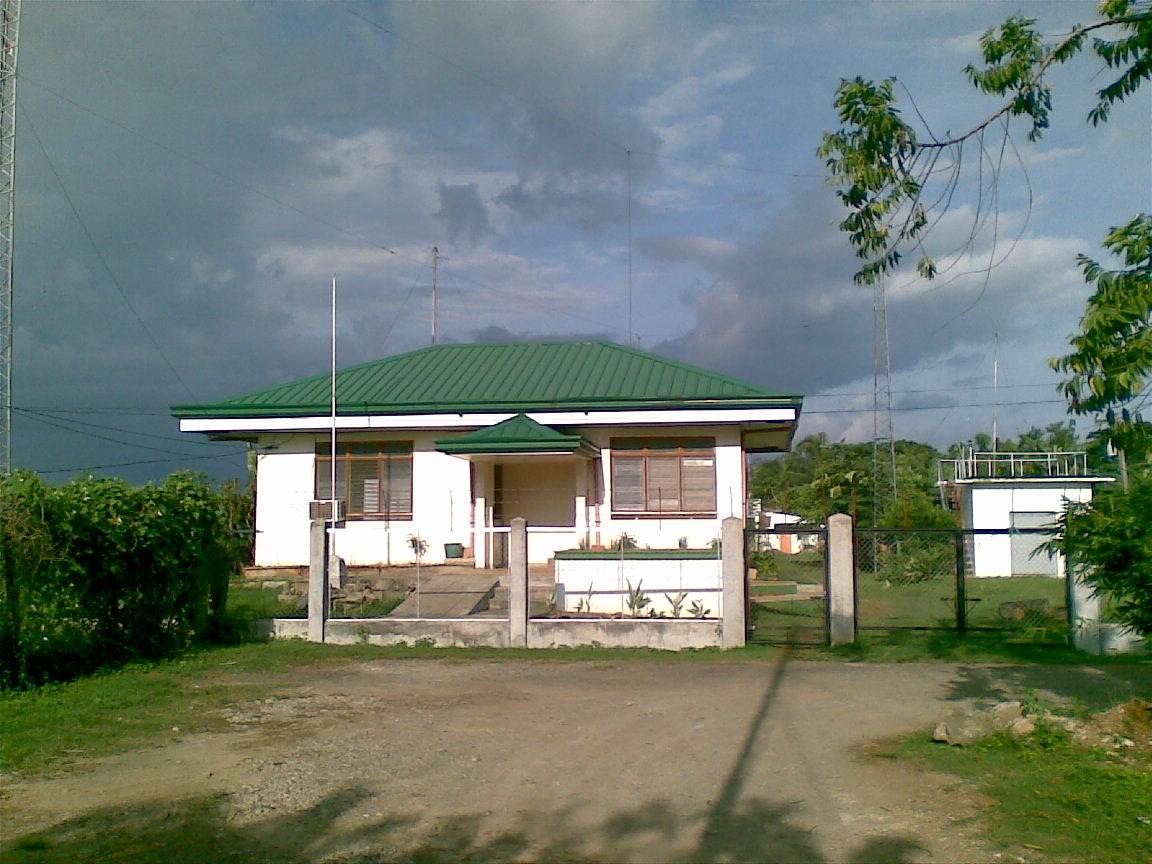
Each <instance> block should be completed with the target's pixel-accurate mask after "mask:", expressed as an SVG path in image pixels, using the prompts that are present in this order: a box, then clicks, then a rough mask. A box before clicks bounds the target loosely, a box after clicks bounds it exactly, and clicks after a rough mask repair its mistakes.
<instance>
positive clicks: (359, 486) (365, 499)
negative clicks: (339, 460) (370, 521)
mask: <svg viewBox="0 0 1152 864" xmlns="http://www.w3.org/2000/svg"><path fill="white" fill-rule="evenodd" d="M347 464H348V473H349V475H350V477H351V478H352V482H351V484H350V485H351V487H352V495H351V498H350V499H349V501H348V512H349V513H378V512H379V511H380V477H379V475H378V474H377V471H376V460H375V459H354V460H352V461H351V462H349V463H347Z"/></svg>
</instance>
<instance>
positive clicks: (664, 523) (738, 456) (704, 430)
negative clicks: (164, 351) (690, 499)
mask: <svg viewBox="0 0 1152 864" xmlns="http://www.w3.org/2000/svg"><path fill="white" fill-rule="evenodd" d="M583 432H584V434H585V435H586V437H588V438H589V439H590V440H592V441H593V442H595V443H596V444H597V445H598V446H599V447H600V448H601V459H600V485H601V488H602V489H603V497H602V499H601V500H600V501H599V502H598V506H597V508H596V513H595V515H596V516H598V523H597V524H598V527H599V532H598V538H596V537H594V539H593V542H594V543H599V544H600V545H604V546H609V545H611V543H612V541H613V540H614V539H615V538H617V537H619V536H620V535H621V534H628V535H629V536H631V537H632V538H633V539H634V540H635V541H636V543H637V545H638V546H640V547H642V548H643V547H646V546H650V547H651V548H653V549H675V548H676V547H677V545H678V543H679V540H680V538H682V537H685V538H687V541H688V546H689V548H692V549H703V548H706V547H707V546H708V545H709V544H710V543H711V542H712V541H713V540H716V539H718V538H719V537H720V525H721V522H722V521H723V520H724V519H725V518H727V517H728V516H736V517H737V518H739V519H743V518H744V497H745V491H744V455H743V450H742V449H741V447H740V430H739V429H738V428H723V427H720V428H717V427H715V426H671V427H660V428H659V429H637V428H636V427H607V428H595V429H586V430H583ZM639 435H659V436H661V437H686V438H699V437H709V438H715V439H716V511H717V512H716V516H715V517H711V518H670V519H664V518H652V517H635V516H631V517H628V516H622V517H617V518H613V516H612V451H611V449H610V446H609V445H610V441H611V439H612V438H616V437H619V438H628V437H635V436H639Z"/></svg>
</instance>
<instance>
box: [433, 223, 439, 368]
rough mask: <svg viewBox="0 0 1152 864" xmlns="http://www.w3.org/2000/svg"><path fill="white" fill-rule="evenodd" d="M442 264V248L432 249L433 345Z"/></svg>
mask: <svg viewBox="0 0 1152 864" xmlns="http://www.w3.org/2000/svg"><path fill="white" fill-rule="evenodd" d="M439 263H440V248H439V247H438V246H433V247H432V344H433V345H435V344H436V269H437V265H438V264H439Z"/></svg>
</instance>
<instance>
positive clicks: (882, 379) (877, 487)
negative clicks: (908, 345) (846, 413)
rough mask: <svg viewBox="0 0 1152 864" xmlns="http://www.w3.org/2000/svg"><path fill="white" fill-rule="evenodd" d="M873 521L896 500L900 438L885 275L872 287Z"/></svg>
mask: <svg viewBox="0 0 1152 864" xmlns="http://www.w3.org/2000/svg"><path fill="white" fill-rule="evenodd" d="M872 320H873V338H872V345H873V357H872V524H873V527H875V526H877V525H878V524H879V519H880V513H881V512H882V511H883V510H885V509H886V508H887V507H888V506H889V505H890V504H891V503H892V502H894V501H895V500H896V442H895V440H893V437H892V352H891V350H890V349H889V345H888V296H887V292H886V291H885V284H884V280H883V279H879V280H877V281H876V284H875V285H874V286H873V289H872Z"/></svg>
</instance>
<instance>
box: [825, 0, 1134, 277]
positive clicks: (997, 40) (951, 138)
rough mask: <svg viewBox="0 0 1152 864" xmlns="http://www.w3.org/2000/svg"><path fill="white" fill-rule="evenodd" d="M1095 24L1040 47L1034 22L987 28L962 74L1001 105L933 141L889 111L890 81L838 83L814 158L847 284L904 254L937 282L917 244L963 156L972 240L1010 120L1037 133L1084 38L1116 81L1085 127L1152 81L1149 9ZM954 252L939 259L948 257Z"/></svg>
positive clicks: (950, 189)
mask: <svg viewBox="0 0 1152 864" xmlns="http://www.w3.org/2000/svg"><path fill="white" fill-rule="evenodd" d="M1099 15H1100V18H1099V19H1098V20H1097V21H1094V22H1092V23H1090V24H1086V25H1078V26H1076V27H1074V28H1072V30H1071V32H1069V33H1068V34H1067V35H1066V36H1064V37H1063V38H1062V39H1060V40H1059V41H1057V42H1055V43H1054V44H1047V43H1045V41H1044V38H1043V37H1042V36H1041V34H1040V33H1039V31H1038V30H1037V29H1036V28H1035V26H1034V25H1035V23H1036V20H1035V19H1033V18H1025V17H1022V16H1014V17H1011V18H1009V19H1008V20H1007V21H1005V22H1004V23H1003V24H1001V25H1000V26H999V27H994V28H992V29H990V30H988V31H987V32H986V33H985V34H984V35H983V37H982V38H981V40H980V48H981V54H982V55H983V63H984V65H983V66H982V67H981V68H977V67H976V66H972V65H969V66H968V67H966V69H965V70H964V71H965V74H966V75H967V76H968V79H969V80H970V81H971V82H972V84H973V86H975V87H976V88H977V89H978V90H980V91H982V92H984V93H986V94H989V95H992V96H999V97H1002V101H1001V103H1000V104H999V106H998V107H997V108H996V109H995V110H993V111H992V112H991V113H990V114H989V115H987V116H986V117H984V118H983V119H982V120H980V121H978V122H977V123H975V124H973V125H972V126H971V127H970V128H969V129H968V131H966V132H963V133H961V134H959V135H945V136H937V135H936V134H934V133H933V132H932V131H931V130H930V129H927V128H924V129H923V130H922V132H921V133H918V132H917V130H916V129H915V128H914V127H913V126H912V125H910V124H909V123H908V122H907V121H905V119H904V118H903V117H902V116H901V112H900V109H899V108H898V107H897V95H896V86H897V81H896V79H895V78H888V79H886V80H884V81H882V82H880V83H876V82H873V81H869V80H865V79H864V78H860V77H857V78H853V79H850V80H843V81H841V83H840V86H839V88H838V89H837V91H836V98H835V102H834V105H835V107H836V110H837V112H838V114H839V117H840V121H841V124H842V126H841V128H840V129H839V130H838V131H836V132H830V133H826V134H825V135H824V138H823V143H822V144H821V146H820V148H819V153H820V155H821V156H823V157H824V158H825V160H826V165H827V167H828V171H829V174H830V177H829V180H830V182H832V183H833V184H834V185H836V186H837V187H838V191H837V195H838V196H839V198H840V200H841V201H842V202H843V204H844V206H845V207H846V208H847V209H848V211H849V213H848V216H847V217H846V218H845V219H844V220H843V221H842V222H841V223H840V228H841V230H843V231H845V232H846V233H847V234H848V235H849V239H850V242H851V243H852V246H853V247H854V248H855V250H856V254H857V256H858V257H859V258H860V259H861V260H862V261H863V262H864V263H863V265H862V266H861V267H860V269H859V271H857V273H856V275H855V280H856V281H857V282H859V283H866V284H872V283H874V282H876V281H877V280H879V279H881V278H883V277H884V276H885V275H887V274H889V273H892V272H893V271H894V270H895V269H896V268H897V267H898V266H899V264H900V262H901V261H902V259H903V257H904V254H905V252H906V251H908V250H910V249H911V250H915V251H916V252H917V254H918V256H919V257H918V260H917V265H916V266H917V269H918V271H919V272H920V274H921V275H922V276H923V277H925V278H927V279H933V278H936V277H937V276H938V275H940V270H939V263H938V262H939V261H940V260H941V256H940V255H938V254H932V253H930V252H929V250H928V249H927V247H926V246H925V241H926V240H927V239H928V236H929V235H930V234H931V232H932V229H933V228H934V227H935V226H936V225H937V224H938V223H939V221H940V218H941V217H942V216H943V214H944V213H945V212H946V211H947V210H948V208H949V206H950V205H951V203H952V201H953V200H954V197H955V193H956V190H957V186H958V184H959V183H960V181H961V177H962V168H963V166H964V163H965V157H966V154H967V155H969V156H970V151H971V150H972V149H974V148H975V149H976V150H977V157H976V158H977V160H978V162H979V163H980V166H979V167H980V171H978V172H977V174H978V178H979V179H978V181H977V182H978V184H979V188H978V189H977V192H976V195H975V201H976V205H975V208H974V215H973V217H972V218H973V224H972V232H971V233H970V235H969V238H970V239H969V243H970V242H971V238H972V237H974V236H975V235H976V233H977V232H978V230H979V229H980V228H982V227H984V226H985V224H986V223H987V221H988V220H989V219H990V218H992V217H991V214H992V213H993V212H994V207H995V200H996V196H995V185H996V183H997V181H998V178H999V176H1000V173H1001V170H1002V168H1003V164H1004V160H1005V159H1006V158H1008V157H1009V156H1016V155H1017V154H1016V150H1015V144H1014V142H1013V141H1012V138H1011V136H1010V128H1011V121H1012V119H1013V118H1016V117H1021V118H1024V119H1025V121H1026V122H1028V123H1030V129H1029V131H1028V138H1029V139H1030V140H1032V141H1036V140H1038V139H1039V138H1041V137H1042V136H1043V134H1044V130H1045V129H1047V128H1048V123H1049V115H1050V113H1051V110H1052V92H1051V89H1050V88H1049V86H1048V84H1047V81H1046V75H1047V73H1048V72H1049V70H1051V69H1052V68H1053V67H1055V66H1058V65H1061V64H1063V63H1066V62H1067V61H1068V60H1070V59H1071V58H1072V57H1074V56H1076V55H1077V54H1079V53H1080V51H1081V50H1082V49H1083V48H1084V45H1085V41H1086V39H1087V37H1089V36H1090V35H1092V36H1094V39H1093V42H1092V50H1093V51H1094V52H1095V53H1096V55H1097V56H1098V57H1099V58H1100V60H1101V61H1102V62H1103V64H1104V66H1105V67H1106V68H1107V69H1110V70H1113V71H1114V72H1115V73H1117V74H1116V76H1115V77H1114V78H1112V80H1111V81H1109V82H1108V83H1106V84H1105V85H1104V86H1103V87H1101V88H1100V89H1099V90H1097V91H1096V105H1095V107H1093V108H1092V110H1091V111H1090V112H1089V114H1088V120H1089V122H1091V123H1092V124H1093V125H1099V124H1100V123H1103V122H1105V121H1106V120H1107V119H1108V117H1109V114H1110V112H1111V110H1112V108H1113V106H1114V105H1115V104H1116V103H1118V102H1122V101H1123V100H1124V99H1126V98H1127V97H1128V96H1130V95H1131V94H1132V93H1133V92H1135V91H1136V89H1137V88H1138V87H1139V86H1140V85H1141V84H1142V83H1143V82H1144V81H1145V80H1147V79H1148V77H1149V76H1150V75H1152V3H1150V2H1149V0H1104V2H1101V3H1100V5H1099ZM1096 34H1103V35H1101V36H1098V35H1096ZM1103 36H1112V37H1113V38H1110V39H1109V38H1103ZM958 251H961V250H950V251H949V252H948V253H946V254H947V257H953V256H955V253H956V252H958ZM999 254H1001V253H998V252H996V251H993V253H992V256H993V258H992V259H991V260H990V261H989V266H994V265H995V263H997V261H998V260H1002V258H997V257H996V256H997V255H999ZM957 258H958V256H957Z"/></svg>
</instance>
